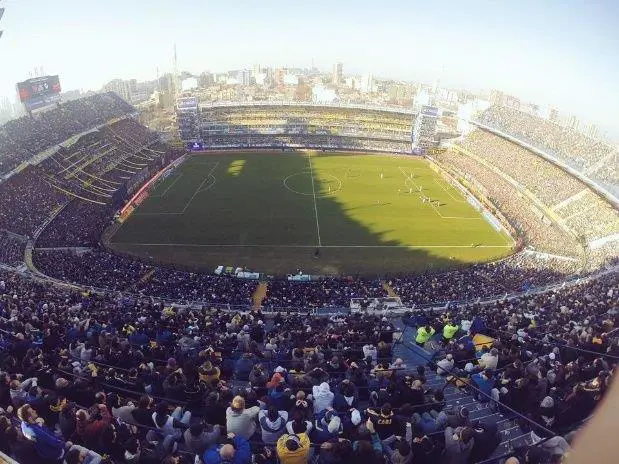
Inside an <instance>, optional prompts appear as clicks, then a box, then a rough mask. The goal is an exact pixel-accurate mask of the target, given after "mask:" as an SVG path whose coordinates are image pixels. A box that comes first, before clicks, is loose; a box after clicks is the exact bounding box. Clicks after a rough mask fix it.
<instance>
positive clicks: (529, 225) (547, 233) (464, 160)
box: [434, 151, 579, 256]
mask: <svg viewBox="0 0 619 464" xmlns="http://www.w3.org/2000/svg"><path fill="white" fill-rule="evenodd" d="M434 158H435V159H437V160H438V161H439V162H440V163H441V164H442V165H443V166H446V167H448V168H450V169H452V170H454V172H455V173H456V174H457V175H458V177H461V178H462V179H464V180H465V181H467V182H468V183H469V184H472V185H474V186H475V188H476V189H478V190H479V191H480V192H481V193H482V194H483V195H484V196H485V197H486V198H488V199H489V200H490V201H491V202H492V203H493V204H494V205H495V206H496V207H497V208H498V209H499V210H500V211H501V212H502V214H503V215H504V216H505V217H506V218H507V219H508V220H509V222H510V224H511V225H512V226H513V227H514V229H516V230H517V231H518V232H519V233H520V234H521V236H522V237H523V238H524V240H525V242H526V243H527V245H530V246H533V247H534V248H535V249H537V250H539V251H545V252H550V253H557V254H561V255H568V256H578V255H579V249H578V245H577V243H576V242H575V240H574V239H572V238H571V237H570V236H569V235H568V234H566V233H565V232H563V230H561V229H560V228H559V227H558V226H557V225H555V224H553V223H552V222H551V220H550V219H549V218H547V217H546V215H545V214H544V213H543V212H542V211H540V210H538V209H536V208H534V207H532V206H531V204H530V201H529V200H528V199H526V198H525V197H523V195H522V194H520V193H519V192H518V191H517V190H516V188H515V187H514V186H513V185H512V184H510V183H509V182H508V181H507V180H505V179H504V178H503V177H501V175H499V174H498V173H496V172H495V171H494V170H492V169H490V168H489V167H486V166H484V165H483V164H481V163H479V162H478V161H476V160H475V159H473V158H471V157H469V156H466V155H462V154H459V153H457V152H454V151H446V152H444V153H440V154H436V155H434Z"/></svg>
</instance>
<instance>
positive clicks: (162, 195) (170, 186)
mask: <svg viewBox="0 0 619 464" xmlns="http://www.w3.org/2000/svg"><path fill="white" fill-rule="evenodd" d="M181 177H183V173H182V172H181V173H179V174H178V176H177V177H176V179H174V182H172V183H171V184H170V185H168V186H167V187H166V189H165V190H164V191H163V192H161V195H160V197H161V198H163V197H165V194H166V193H168V190H170V189H171V188H172V187H174V184H176V183H177V182H178V179H180V178H181Z"/></svg>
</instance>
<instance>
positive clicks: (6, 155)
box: [0, 92, 135, 174]
mask: <svg viewBox="0 0 619 464" xmlns="http://www.w3.org/2000/svg"><path fill="white" fill-rule="evenodd" d="M134 111H135V109H134V108H133V107H132V106H131V105H129V104H128V103H127V102H125V101H124V100H122V99H121V98H120V97H119V96H118V95H116V94H115V93H111V92H109V93H102V94H96V95H91V96H88V97H84V98H80V99H77V100H71V101H68V102H64V103H62V104H60V105H58V106H57V107H56V108H54V109H52V110H49V111H45V112H43V113H40V114H38V115H36V116H34V117H31V116H23V117H21V118H18V119H13V120H11V121H9V122H7V123H6V124H4V125H3V126H2V127H0V174H3V173H6V172H8V171H11V170H12V169H14V168H15V167H16V166H18V165H19V164H21V163H22V162H24V161H27V160H28V158H30V157H32V156H33V155H36V154H37V153H39V152H41V151H43V150H45V149H47V148H49V147H52V146H54V145H57V144H59V143H61V142H64V141H65V140H68V139H69V138H71V137H72V136H74V135H75V134H79V133H81V132H85V131H87V130H89V129H92V128H93V127H96V126H98V125H101V124H104V123H106V122H107V121H109V120H110V119H113V118H119V117H122V116H125V115H127V114H130V113H132V112H134Z"/></svg>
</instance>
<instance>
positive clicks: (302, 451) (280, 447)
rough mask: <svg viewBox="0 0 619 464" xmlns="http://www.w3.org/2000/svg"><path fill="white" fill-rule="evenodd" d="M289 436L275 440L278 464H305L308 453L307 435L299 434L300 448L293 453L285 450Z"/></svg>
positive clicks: (308, 441)
mask: <svg viewBox="0 0 619 464" xmlns="http://www.w3.org/2000/svg"><path fill="white" fill-rule="evenodd" d="M289 436H290V435H288V434H284V435H282V436H281V437H279V440H277V457H278V458H279V462H280V464H307V458H308V457H309V452H310V439H309V437H308V436H307V433H300V434H298V435H297V437H299V441H300V446H299V448H297V449H296V450H294V451H290V450H289V449H288V448H286V440H287V439H288V437H289Z"/></svg>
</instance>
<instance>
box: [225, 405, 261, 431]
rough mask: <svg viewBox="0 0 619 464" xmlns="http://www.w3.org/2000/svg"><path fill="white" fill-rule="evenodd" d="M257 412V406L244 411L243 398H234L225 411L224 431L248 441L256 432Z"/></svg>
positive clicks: (258, 410) (258, 409)
mask: <svg viewBox="0 0 619 464" xmlns="http://www.w3.org/2000/svg"><path fill="white" fill-rule="evenodd" d="M259 412H260V408H259V407H258V406H253V407H251V408H249V409H245V398H243V397H242V396H235V397H234V398H233V399H232V404H231V405H230V407H229V408H228V409H226V429H227V430H228V432H232V433H234V434H235V435H238V436H240V437H243V438H245V439H246V440H249V439H250V438H251V436H252V435H253V434H254V432H255V431H256V417H258V413H259Z"/></svg>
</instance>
